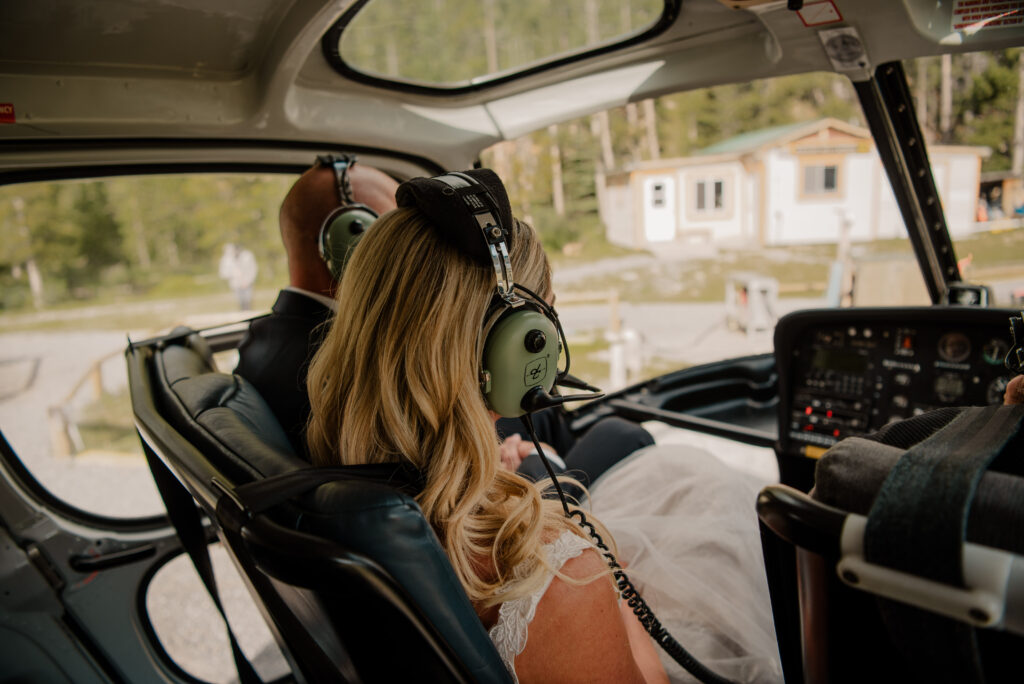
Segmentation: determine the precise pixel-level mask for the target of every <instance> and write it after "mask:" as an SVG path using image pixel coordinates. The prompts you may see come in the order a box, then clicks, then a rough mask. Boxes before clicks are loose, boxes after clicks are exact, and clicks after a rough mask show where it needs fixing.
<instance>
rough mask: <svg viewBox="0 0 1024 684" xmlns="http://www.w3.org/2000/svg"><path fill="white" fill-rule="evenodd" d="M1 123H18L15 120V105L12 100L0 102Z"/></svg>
mask: <svg viewBox="0 0 1024 684" xmlns="http://www.w3.org/2000/svg"><path fill="white" fill-rule="evenodd" d="M0 123H17V122H16V121H15V120H14V105H13V104H11V103H10V102H0Z"/></svg>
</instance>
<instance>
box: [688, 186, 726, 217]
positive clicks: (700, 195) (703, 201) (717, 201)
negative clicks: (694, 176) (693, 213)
mask: <svg viewBox="0 0 1024 684" xmlns="http://www.w3.org/2000/svg"><path fill="white" fill-rule="evenodd" d="M694 208H695V209H696V210H697V211H698V212H709V211H721V210H722V209H723V208H725V181H722V180H699V181H697V182H696V184H695V186H694Z"/></svg>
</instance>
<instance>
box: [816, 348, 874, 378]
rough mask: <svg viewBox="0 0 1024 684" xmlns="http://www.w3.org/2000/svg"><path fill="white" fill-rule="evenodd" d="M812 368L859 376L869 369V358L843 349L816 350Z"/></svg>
mask: <svg viewBox="0 0 1024 684" xmlns="http://www.w3.org/2000/svg"><path fill="white" fill-rule="evenodd" d="M811 367H812V368H820V369H821V370H832V371H838V372H840V373H857V374H859V373H863V372H864V371H866V370H867V369H868V357H867V356H865V355H863V354H858V353H857V352H851V351H845V350H842V349H815V350H814V357H813V358H812V359H811Z"/></svg>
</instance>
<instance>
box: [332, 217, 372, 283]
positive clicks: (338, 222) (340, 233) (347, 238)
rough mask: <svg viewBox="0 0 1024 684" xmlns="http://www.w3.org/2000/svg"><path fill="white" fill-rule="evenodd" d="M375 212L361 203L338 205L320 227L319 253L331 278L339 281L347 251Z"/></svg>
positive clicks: (353, 245) (345, 261) (346, 259)
mask: <svg viewBox="0 0 1024 684" xmlns="http://www.w3.org/2000/svg"><path fill="white" fill-rule="evenodd" d="M376 220H377V213H376V212H375V211H373V210H372V209H370V208H369V207H366V206H363V205H362V204H349V205H345V206H341V207H338V208H337V209H335V210H334V211H332V212H331V213H330V214H328V215H327V218H326V219H324V223H323V226H322V227H321V228H320V256H321V257H323V260H324V263H325V264H327V270H328V271H330V272H331V276H332V277H333V278H334V280H335V281H340V280H341V276H342V275H343V274H344V272H345V264H346V263H348V257H349V254H350V253H351V252H352V249H353V248H354V247H355V246H356V244H357V243H358V242H359V239H360V238H361V237H362V236H363V233H365V232H366V229H367V228H369V227H370V224H372V223H373V222H374V221H376Z"/></svg>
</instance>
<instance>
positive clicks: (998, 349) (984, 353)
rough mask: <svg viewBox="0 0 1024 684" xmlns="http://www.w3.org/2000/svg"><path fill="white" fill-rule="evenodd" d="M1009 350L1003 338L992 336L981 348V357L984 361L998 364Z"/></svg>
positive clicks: (994, 364)
mask: <svg viewBox="0 0 1024 684" xmlns="http://www.w3.org/2000/svg"><path fill="white" fill-rule="evenodd" d="M1009 351H1010V345H1008V344H1007V343H1006V341H1005V340H1001V339H999V338H998V337H993V338H992V339H991V340H989V341H988V342H986V343H985V346H984V347H982V348H981V358H983V359H985V363H990V364H992V365H993V366H1000V365H1002V363H1003V360H1004V359H1006V353H1007V352H1009Z"/></svg>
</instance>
